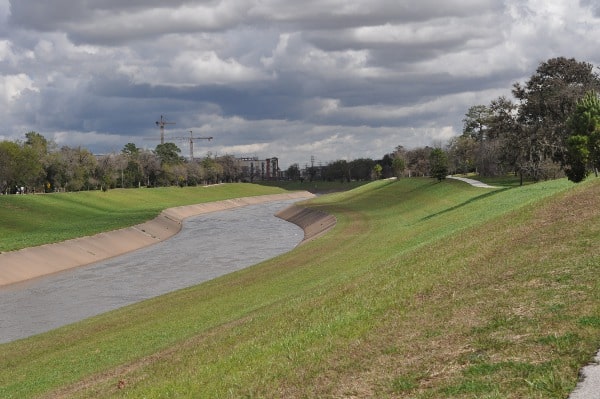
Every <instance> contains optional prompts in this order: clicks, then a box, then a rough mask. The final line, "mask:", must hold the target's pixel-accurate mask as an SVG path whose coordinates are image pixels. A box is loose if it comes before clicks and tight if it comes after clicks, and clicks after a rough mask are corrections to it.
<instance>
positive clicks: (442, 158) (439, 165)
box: [429, 148, 448, 181]
mask: <svg viewBox="0 0 600 399" xmlns="http://www.w3.org/2000/svg"><path fill="white" fill-rule="evenodd" d="M429 168H430V174H431V177H435V178H436V179H437V180H438V181H442V180H444V179H445V178H446V176H447V175H448V157H447V156H446V153H445V152H444V150H442V149H441V148H434V149H433V150H431V153H430V154H429Z"/></svg>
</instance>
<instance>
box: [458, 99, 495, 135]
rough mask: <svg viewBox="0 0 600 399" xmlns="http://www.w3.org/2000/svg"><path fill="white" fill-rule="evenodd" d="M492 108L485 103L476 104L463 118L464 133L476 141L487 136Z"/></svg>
mask: <svg viewBox="0 0 600 399" xmlns="http://www.w3.org/2000/svg"><path fill="white" fill-rule="evenodd" d="M489 118H490V110H489V108H488V107H487V106H485V105H474V106H472V107H471V108H469V110H468V111H467V113H466V114H465V119H463V135H464V136H467V137H470V138H472V139H473V140H475V141H483V140H485V139H486V138H487V131H488V125H489Z"/></svg>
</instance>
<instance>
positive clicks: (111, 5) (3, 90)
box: [0, 0, 600, 169]
mask: <svg viewBox="0 0 600 399" xmlns="http://www.w3.org/2000/svg"><path fill="white" fill-rule="evenodd" d="M597 4H598V3H597V1H596V0H444V1H441V0H419V1H408V0H368V1H367V0H353V1H352V0H304V1H295V0H196V1H192V0H170V1H164V0H128V1H121V0H87V1H80V0H45V1H43V2H41V1H39V0H12V1H8V0H0V118H1V120H2V124H1V127H0V140H17V139H23V138H24V133H26V132H28V131H31V130H34V131H37V132H39V133H41V134H43V135H44V136H45V137H46V138H48V139H51V140H54V141H55V142H57V143H58V144H59V145H68V146H79V145H81V146H84V147H86V148H89V149H90V150H91V151H93V152H95V153H107V152H119V151H120V150H121V149H122V148H123V146H124V145H125V144H126V143H128V142H133V143H135V144H136V145H137V146H138V147H143V148H150V149H152V148H154V147H155V146H156V144H158V143H159V142H158V138H159V136H160V132H159V129H158V128H157V126H156V124H155V122H156V121H157V120H159V119H160V116H161V115H164V116H165V118H166V119H167V120H169V121H172V122H175V123H176V124H175V125H168V126H167V128H166V134H167V137H168V136H172V137H182V136H186V135H189V131H192V132H193V134H194V135H195V136H203V137H205V136H213V137H214V140H212V141H210V142H207V141H204V140H202V141H198V142H196V144H195V146H194V149H195V155H196V156H203V155H205V154H206V153H207V151H210V152H212V153H213V154H215V153H216V154H219V155H222V154H232V155H235V156H240V157H241V156H258V157H260V158H266V157H272V156H277V157H279V158H280V166H281V167H282V168H284V169H285V168H287V166H289V165H290V164H292V163H299V164H300V165H301V166H303V165H306V164H308V163H310V160H311V156H313V157H314V159H315V162H316V163H321V162H322V163H327V162H329V161H333V160H337V159H355V158H360V157H370V158H374V159H377V158H381V157H382V156H383V155H384V154H386V153H390V152H392V151H393V150H394V148H395V147H396V146H398V145H404V146H405V147H408V148H412V147H416V146H424V145H431V144H436V143H446V142H447V141H448V139H449V138H451V137H452V136H456V135H458V134H460V133H461V129H462V119H463V117H464V113H465V112H466V111H467V109H468V108H469V107H470V106H471V105H475V104H487V103H489V101H490V100H492V99H494V98H496V97H498V96H500V95H508V96H510V87H511V85H512V83H514V82H516V81H524V80H526V79H527V78H528V77H529V76H531V74H533V73H534V72H535V69H536V67H537V66H538V65H539V63H540V62H543V61H546V60H547V59H549V58H552V57H557V56H565V57H569V58H571V57H574V58H576V59H577V60H579V61H587V62H590V63H592V64H594V65H600V52H599V51H598V42H597V41H598V38H599V37H600V6H598V5H597ZM177 143H178V145H179V147H180V148H181V149H182V154H188V152H189V147H188V144H187V143H186V142H185V141H181V142H179V141H178V142H177Z"/></svg>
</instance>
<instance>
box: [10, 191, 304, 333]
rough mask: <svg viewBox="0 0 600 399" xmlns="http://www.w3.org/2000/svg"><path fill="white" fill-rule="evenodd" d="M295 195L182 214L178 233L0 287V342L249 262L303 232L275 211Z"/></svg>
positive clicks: (283, 247)
mask: <svg viewBox="0 0 600 399" xmlns="http://www.w3.org/2000/svg"><path fill="white" fill-rule="evenodd" d="M296 201H297V200H286V201H277V202H271V203H266V204H260V205H250V206H246V207H242V208H235V209H231V210H227V211H220V212H214V213H209V214H204V215H201V216H196V217H193V218H189V219H186V221H185V223H184V225H183V229H182V231H181V232H180V233H179V234H177V235H176V236H174V237H172V238H170V239H169V240H166V241H164V242H161V243H159V244H156V245H153V246H151V247H147V248H144V249H140V250H137V251H134V252H131V253H129V254H126V255H122V256H119V257H117V258H112V259H109V260H105V261H102V262H98V263H94V264H92V265H88V266H85V267H81V268H76V269H71V270H67V271H64V272H60V273H57V274H54V275H50V276H44V277H40V278H37V279H33V280H29V281H26V282H22V283H17V284H12V285H9V286H5V287H0V343H5V342H10V341H14V340H17V339H21V338H25V337H28V336H31V335H35V334H39V333H42V332H45V331H49V330H52V329H55V328H58V327H60V326H63V325H66V324H70V323H73V322H76V321H79V320H83V319H85V318H88V317H91V316H94V315H97V314H100V313H104V312H107V311H109V310H113V309H117V308H120V307H123V306H126V305H129V304H132V303H135V302H139V301H142V300H144V299H149V298H152V297H156V296H159V295H161V294H165V293H168V292H172V291H175V290H178V289H181V288H185V287H189V286H191V285H195V284H198V283H201V282H204V281H208V280H211V279H213V278H216V277H218V276H222V275H224V274H227V273H231V272H233V271H236V270H239V269H242V268H245V267H248V266H251V265H254V264H256V263H259V262H261V261H263V260H267V259H270V258H273V257H275V256H277V255H280V254H282V253H285V252H287V251H289V250H291V249H293V248H294V247H295V246H296V245H298V244H299V243H300V242H301V241H302V239H303V237H304V232H303V231H302V229H301V228H299V227H298V226H296V225H294V224H292V223H288V222H286V221H284V220H282V219H279V218H277V217H275V216H274V214H275V213H276V212H278V211H280V210H282V209H284V208H286V207H287V206H289V205H291V204H293V203H294V202H296Z"/></svg>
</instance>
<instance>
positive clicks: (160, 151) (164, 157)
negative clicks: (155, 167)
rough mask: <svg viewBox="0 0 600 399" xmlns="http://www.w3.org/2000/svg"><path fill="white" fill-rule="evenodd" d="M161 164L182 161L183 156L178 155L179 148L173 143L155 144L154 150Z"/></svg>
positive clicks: (173, 163)
mask: <svg viewBox="0 0 600 399" xmlns="http://www.w3.org/2000/svg"><path fill="white" fill-rule="evenodd" d="M154 152H155V153H156V155H157V156H158V158H159V159H160V163H161V165H165V164H166V165H178V164H180V163H182V162H183V158H182V157H181V156H180V155H179V154H180V153H181V149H180V148H179V147H177V146H176V145H175V143H168V142H167V143H164V144H159V145H157V146H156V149H155V150H154Z"/></svg>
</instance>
